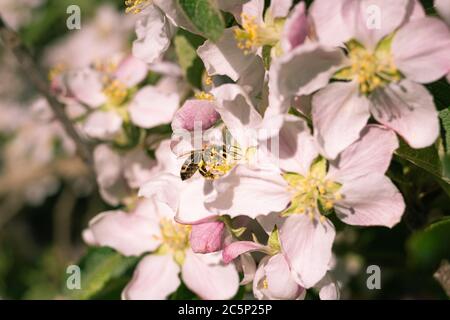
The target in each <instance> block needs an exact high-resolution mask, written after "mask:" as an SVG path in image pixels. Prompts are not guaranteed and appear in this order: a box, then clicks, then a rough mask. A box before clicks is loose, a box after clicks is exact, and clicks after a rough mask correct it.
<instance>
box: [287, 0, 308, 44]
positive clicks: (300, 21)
mask: <svg viewBox="0 0 450 320" xmlns="http://www.w3.org/2000/svg"><path fill="white" fill-rule="evenodd" d="M308 33H309V24H308V19H307V17H306V6H305V3H304V2H303V1H302V2H300V3H299V4H297V5H296V6H295V7H294V9H292V13H291V14H290V16H289V17H288V18H287V20H286V23H285V25H284V29H283V35H282V36H281V41H282V42H281V45H282V47H283V50H284V52H288V51H290V50H292V49H294V48H296V47H298V46H299V45H301V44H303V43H304V42H305V40H306V37H307V36H308Z"/></svg>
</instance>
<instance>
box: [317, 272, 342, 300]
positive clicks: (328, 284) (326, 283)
mask: <svg viewBox="0 0 450 320" xmlns="http://www.w3.org/2000/svg"><path fill="white" fill-rule="evenodd" d="M316 288H318V289H319V297H320V300H339V298H340V295H341V292H340V289H339V284H338V283H337V281H335V280H334V279H333V277H332V276H331V274H330V273H329V272H328V273H327V274H326V275H325V277H323V279H322V280H320V282H319V283H318V284H317V285H316Z"/></svg>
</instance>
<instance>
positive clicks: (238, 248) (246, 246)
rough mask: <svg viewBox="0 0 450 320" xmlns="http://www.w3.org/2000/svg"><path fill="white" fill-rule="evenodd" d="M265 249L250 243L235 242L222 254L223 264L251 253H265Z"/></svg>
mask: <svg viewBox="0 0 450 320" xmlns="http://www.w3.org/2000/svg"><path fill="white" fill-rule="evenodd" d="M266 250H267V247H266V246H264V245H262V244H259V243H256V242H252V241H236V242H233V243H231V244H229V245H228V246H226V247H225V249H224V250H223V252H222V256H223V262H224V263H230V262H231V261H233V260H234V259H236V258H237V257H239V256H240V255H242V254H244V253H249V252H253V251H262V252H264V251H266Z"/></svg>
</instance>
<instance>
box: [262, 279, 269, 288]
mask: <svg viewBox="0 0 450 320" xmlns="http://www.w3.org/2000/svg"><path fill="white" fill-rule="evenodd" d="M263 288H264V289H266V290H267V289H269V282H268V281H267V278H264V280H263Z"/></svg>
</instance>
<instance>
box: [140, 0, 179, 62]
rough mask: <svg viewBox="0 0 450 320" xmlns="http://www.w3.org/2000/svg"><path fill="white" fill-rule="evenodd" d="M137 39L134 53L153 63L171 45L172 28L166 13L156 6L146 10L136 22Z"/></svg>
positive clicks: (141, 58)
mask: <svg viewBox="0 0 450 320" xmlns="http://www.w3.org/2000/svg"><path fill="white" fill-rule="evenodd" d="M136 35H137V39H136V40H134V42H133V55H134V56H135V57H136V58H138V59H140V60H142V61H144V62H146V63H153V62H155V61H156V60H158V59H159V58H161V57H162V55H163V54H164V53H165V52H166V50H167V49H168V48H169V46H170V38H171V30H170V25H169V21H168V20H167V18H166V16H165V15H164V13H163V12H162V11H161V10H160V9H159V8H157V7H156V6H150V7H149V8H148V9H146V10H145V15H144V16H143V18H142V19H140V20H138V21H137V23H136Z"/></svg>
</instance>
